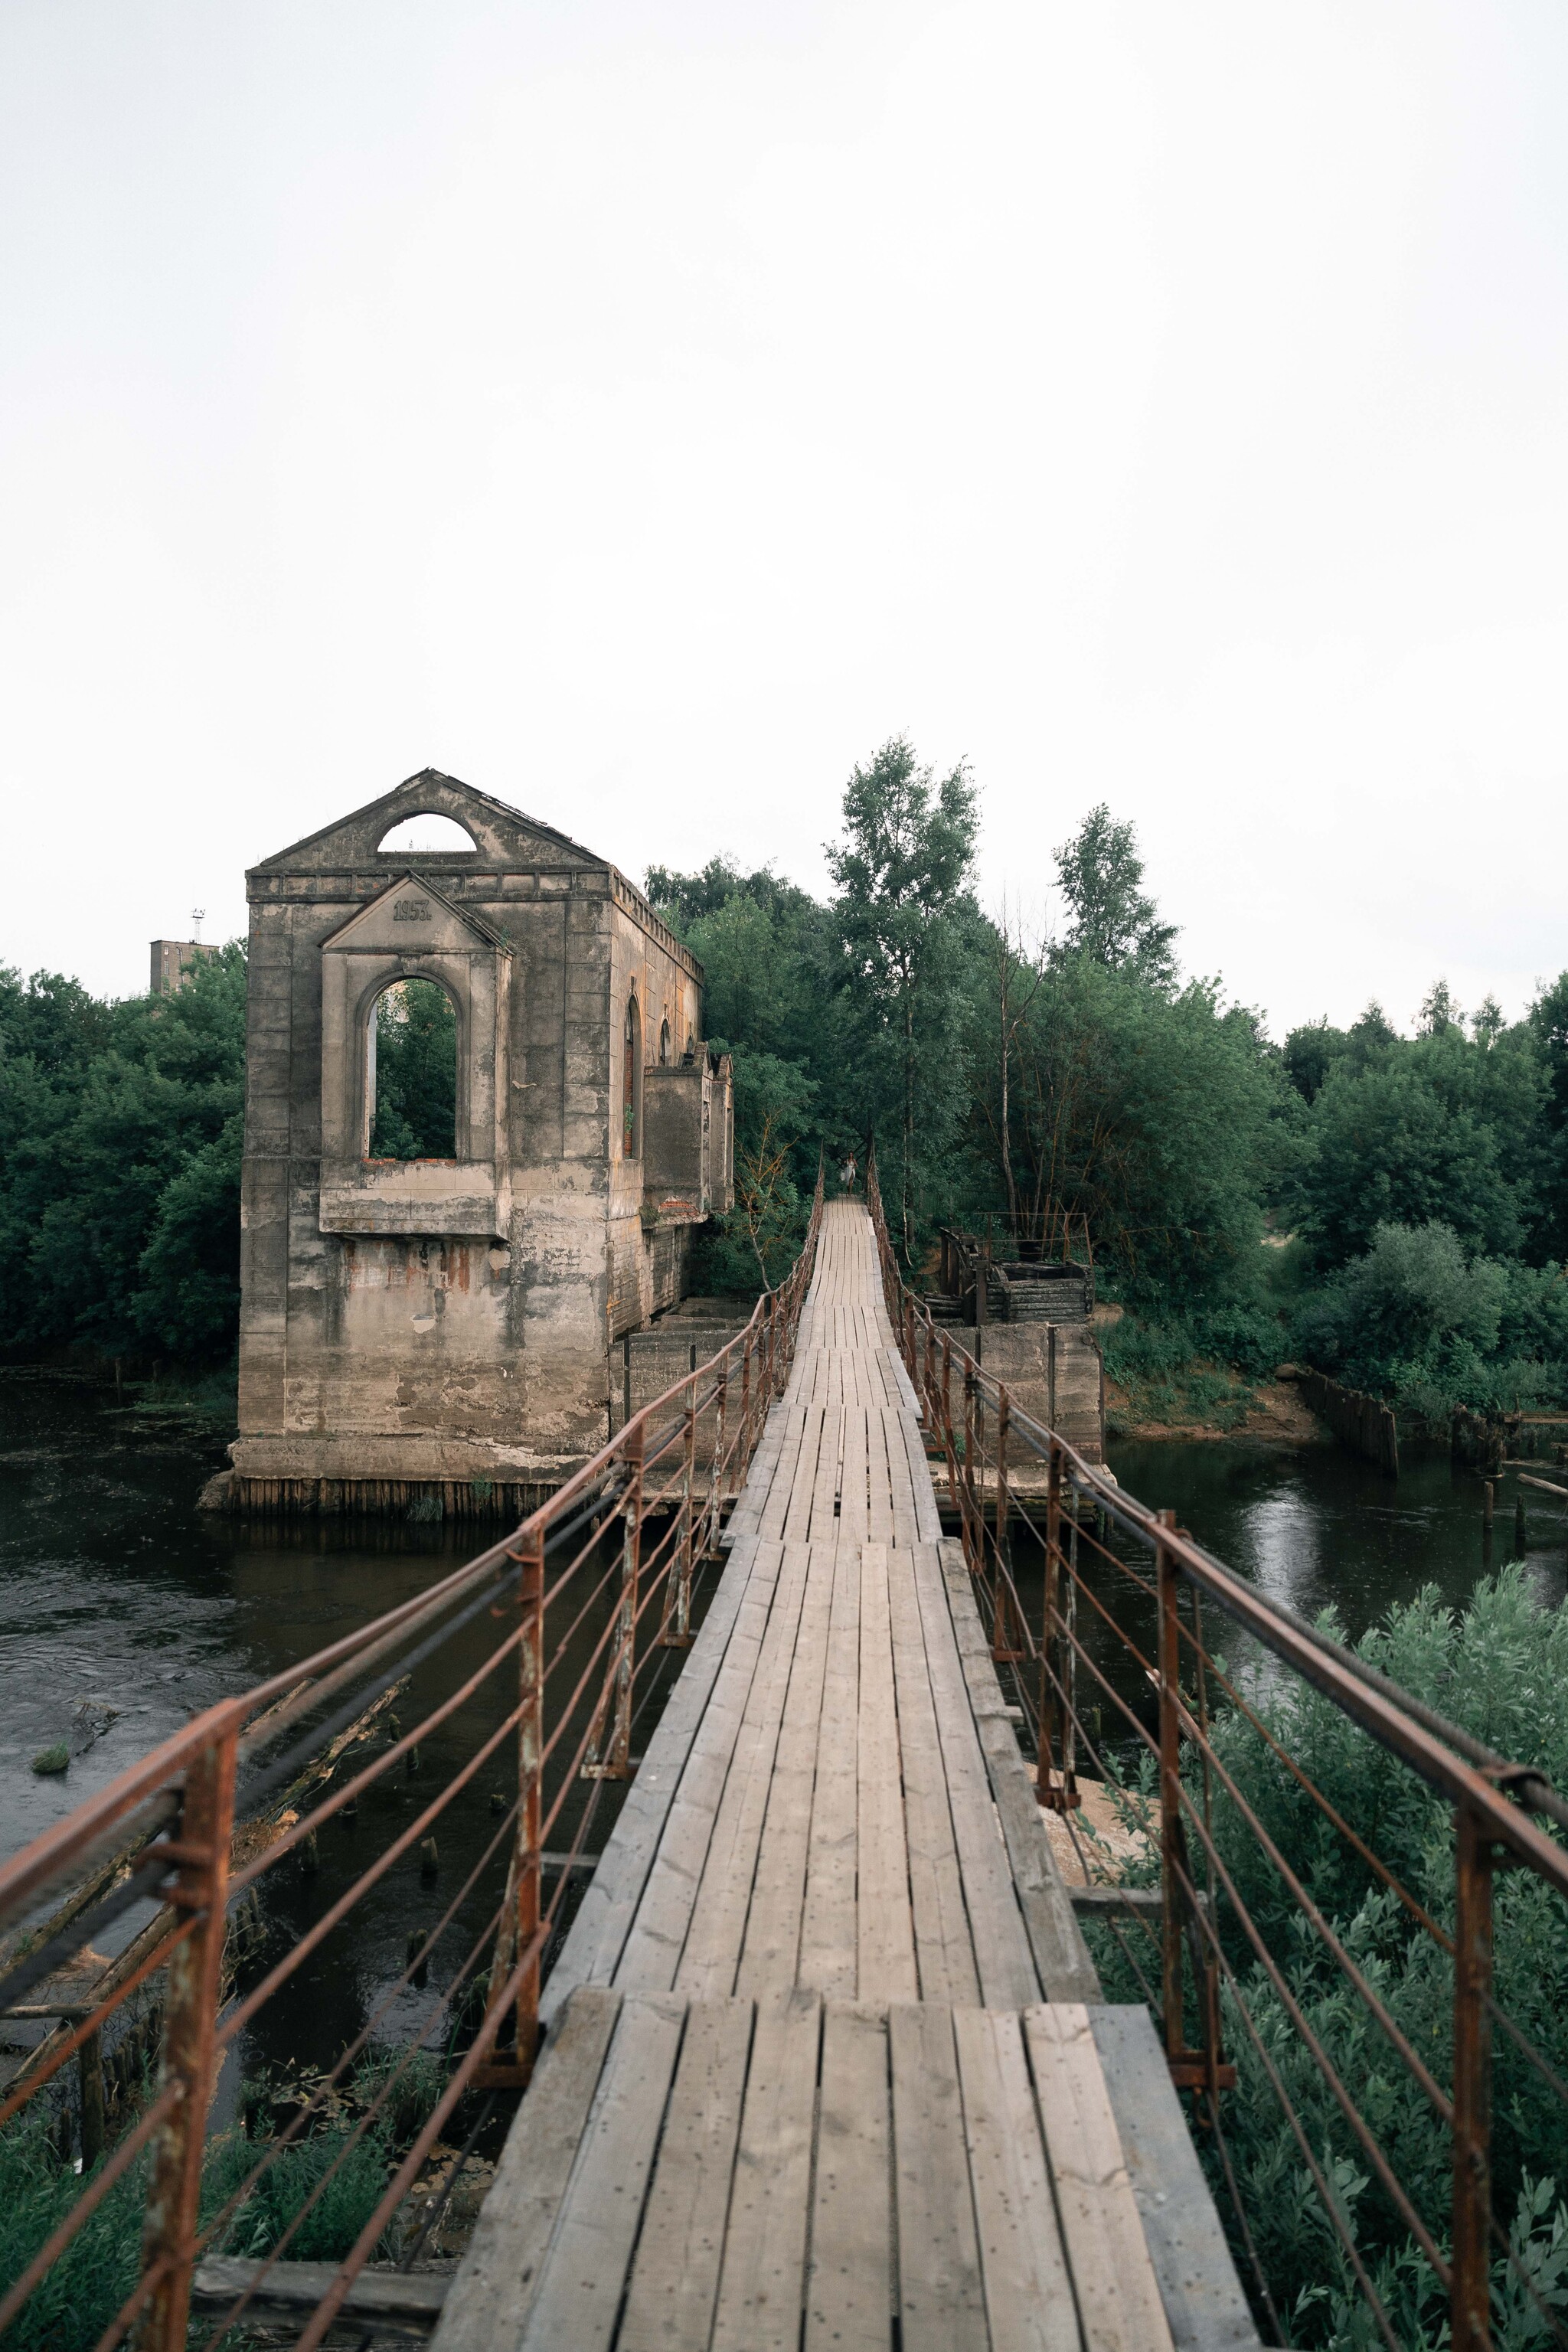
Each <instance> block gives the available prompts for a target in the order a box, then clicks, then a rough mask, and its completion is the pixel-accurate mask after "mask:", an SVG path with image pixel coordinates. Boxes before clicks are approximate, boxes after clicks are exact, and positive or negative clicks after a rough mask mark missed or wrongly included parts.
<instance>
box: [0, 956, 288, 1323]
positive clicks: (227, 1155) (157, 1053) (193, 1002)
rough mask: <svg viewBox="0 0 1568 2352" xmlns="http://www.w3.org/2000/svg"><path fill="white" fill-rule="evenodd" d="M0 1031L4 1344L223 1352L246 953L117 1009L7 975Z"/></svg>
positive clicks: (0, 995) (235, 1229)
mask: <svg viewBox="0 0 1568 2352" xmlns="http://www.w3.org/2000/svg"><path fill="white" fill-rule="evenodd" d="M0 1038H3V1040H4V1052H3V1053H0V1307H3V1308H4V1310H5V1319H6V1328H7V1333H8V1337H9V1339H10V1340H11V1342H12V1344H13V1345H16V1344H20V1345H23V1346H37V1345H47V1344H58V1343H59V1342H62V1341H68V1340H72V1339H84V1340H88V1341H90V1342H92V1343H93V1344H95V1345H97V1346H99V1347H100V1348H102V1349H105V1350H107V1351H109V1352H111V1353H117V1354H131V1353H135V1352H137V1351H138V1350H140V1349H154V1350H156V1351H158V1352H159V1353H163V1352H164V1351H168V1352H170V1353H173V1354H175V1355H178V1356H182V1357H189V1358H192V1359H197V1358H205V1359H208V1360H211V1359H215V1358H217V1357H220V1356H222V1355H223V1354H225V1353H226V1352H227V1350H228V1349H229V1348H230V1347H231V1346H232V1344H233V1339H234V1331H235V1323H236V1317H237V1306H238V1265H239V1213H238V1205H239V1204H238V1147H239V1137H240V1132H241V1123H242V1118H243V1103H244V1091H245V951H244V950H243V948H242V947H240V946H239V945H238V944H237V943H235V944H231V945H230V946H228V947H226V948H225V949H224V950H222V951H221V953H220V954H219V955H217V956H216V957H213V958H211V959H204V960H203V961H200V962H198V963H197V965H196V966H195V971H193V973H192V974H191V978H190V982H189V984H188V985H187V986H186V987H184V988H182V989H180V990H179V991H177V992H175V993H174V995H171V996H142V997H132V998H131V999H129V1000H127V1001H126V1002H125V1003H120V1004H114V1005H96V1006H95V1005H93V1004H92V1003H91V1000H89V999H84V997H83V995H82V992H80V991H79V990H77V989H76V985H75V983H74V982H58V981H55V980H52V979H43V978H40V979H38V980H35V981H34V982H29V983H27V984H26V986H24V985H23V984H22V983H21V982H18V981H17V980H16V976H15V975H14V974H8V975H5V981H4V983H3V985H0ZM18 1046H20V1047H21V1048H22V1050H20V1051H18V1050H16V1048H17V1047H18ZM150 1253H151V1255H149V1254H150Z"/></svg>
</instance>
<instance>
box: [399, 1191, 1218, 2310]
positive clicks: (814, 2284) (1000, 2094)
mask: <svg viewBox="0 0 1568 2352" xmlns="http://www.w3.org/2000/svg"><path fill="white" fill-rule="evenodd" d="M728 1540H729V1543H730V1560H729V1564H728V1566H727V1568H726V1570H725V1572H724V1575H723V1577H722V1578H721V1582H720V1585H719V1588H718V1591H717V1592H716V1593H715V1595H714V1598H713V1601H712V1603H711V1605H710V1609H709V1612H708V1614H707V1617H706V1619H705V1621H704V1623H703V1625H702V1628H701V1631H700V1634H699V1636H698V1639H697V1641H696V1643H695V1644H694V1646H693V1648H692V1650H691V1652H690V1654H689V1657H688V1659H687V1662H686V1665H685V1668H684V1671H683V1672H682V1674H681V1675H680V1677H679V1681H678V1683H677V1685H676V1687H675V1689H674V1691H673V1692H672V1694H671V1696H670V1698H669V1700H668V1704H667V1706H666V1708H665V1711H664V1714H663V1717H661V1719H660V1722H659V1724H658V1728H657V1730H656V1731H655V1733H654V1735H653V1738H651V1740H650V1742H649V1746H648V1751H647V1756H646V1757H645V1758H644V1759H643V1763H642V1765H641V1768H640V1769H639V1770H638V1773H637V1779H636V1780H635V1781H634V1783H633V1785H632V1787H631V1789H630V1790H629V1791H628V1793H627V1798H626V1804H625V1806H624V1807H623V1809H622V1812H621V1815H620V1818H619V1820H618V1822H617V1823H616V1829H615V1832H614V1833H613V1835H612V1836H611V1838H610V1840H609V1842H608V1844H607V1846H606V1849H605V1853H604V1856H603V1857H602V1859H601V1861H600V1863H599V1865H598V1868H597V1870H596V1871H595V1876H594V1879H593V1881H592V1883H591V1885H590V1886H589V1888H588V1891H587V1893H586V1895H584V1901H583V1904H582V1906H581V1908H580V1910H579V1912H578V1915H577V1917H576V1919H575V1921H574V1925H573V1928H572V1931H571V1933H570V1935H569V1936H568V1937H567V1940H566V1943H565V1945H564V1947H563V1951H562V1953H561V1956H560V1958H559V1959H558V1960H557V1962H556V1965H555V1967H554V1969H553V1970H552V1974H551V1977H550V1980H549V1983H548V1985H547V1987H546V1990H545V1997H544V2002H543V2010H544V2015H545V2018H546V2021H547V2024H548V2027H549V2032H548V2038H547V2042H546V2045H545V2050H544V2053H543V2055H542V2059H541V2062H540V2065H539V2068H538V2071H537V2073H536V2075H535V2079H534V2083H533V2084H532V2086H531V2089H530V2091H529V2094H528V2095H527V2097H526V2099H525V2100H524V2101H523V2104H522V2105H521V2109H520V2111H519V2115H518V2117H517V2120H516V2122H515V2124H514V2125H513V2127H512V2130H511V2133H510V2137H509V2139H508V2142H507V2147H506V2150H505V2153H504V2155H503V2158H502V2160H501V2164H500V2168H499V2169H498V2173H497V2177H496V2180H495V2183H494V2186H493V2188H492V2189H491V2192H490V2195H489V2199H488V2200H487V2203H486V2206H485V2209H484V2210H483V2212H482V2214H481V2216H480V2220H479V2227H478V2230H477V2231H476V2234H475V2238H474V2242H473V2244H472V2246H471V2248H470V2250H469V2252H468V2256H467V2257H466V2258H465V2261H464V2263H463V2265H462V2267H461V2269H460V2270H459V2272H458V2276H457V2278H456V2279H455V2280H454V2283H453V2286H452V2291H451V2294H450V2295H449V2296H448V2298H447V2307H446V2311H445V2314H444V2316H443V2319H442V2322H441V2325H440V2327H439V2329H438V2331H437V2339H436V2340H437V2345H438V2347H441V2352H498V2347H499V2352H523V2347H534V2346H538V2347H546V2346H548V2347H552V2352H554V2347H569V2348H570V2352H577V2347H604V2352H612V2347H613V2352H651V2347H668V2348H669V2352H674V2347H681V2352H685V2348H686V2347H689V2352H763V2347H774V2346H777V2347H788V2348H789V2352H800V2348H801V2347H805V2352H829V2347H832V2352H855V2348H856V2347H866V2352H872V2347H875V2352H893V2347H901V2352H923V2348H924V2347H930V2352H950V2347H952V2352H967V2347H973V2352H1013V2347H1021V2352H1167V2347H1187V2346H1189V2345H1191V2346H1194V2347H1196V2346H1198V2345H1202V2346H1204V2347H1220V2352H1231V2347H1234V2352H1257V2345H1258V2338H1257V2336H1256V2333H1255V2331H1254V2329H1253V2326H1252V2323H1251V2321H1250V2318H1249V2317H1248V2315H1247V2308H1246V2305H1245V2303H1244V2301H1243V2298H1242V2296H1241V2294H1240V2291H1239V2288H1238V2287H1237V2282H1236V2277H1235V2273H1234V2271H1233V2270H1232V2268H1231V2265H1230V2262H1229V2258H1228V2255H1227V2254H1226V2250H1225V2246H1224V2242H1223V2238H1222V2236H1221V2234H1220V2231H1219V2228H1218V2224H1217V2221H1216V2220H1215V2215H1214V2211H1213V2209H1212V2207H1211V2205H1210V2203H1209V2200H1208V2198H1207V2194H1206V2191H1205V2188H1204V2184H1203V2177H1202V2173H1201V2170H1200V2168H1199V2167H1198V2165H1197V2161H1196V2158H1195V2157H1194V2153H1193V2149H1192V2145H1191V2142H1190V2140H1189V2138H1188V2137H1187V2134H1186V2130H1185V2126H1184V2122H1183V2119H1182V2116H1181V2114H1180V2111H1179V2108H1178V2106H1177V2102H1176V2098H1175V2095H1174V2093H1173V2090H1172V2089H1171V2086H1170V2083H1169V2079H1168V2076H1167V2074H1166V2073H1165V2069H1164V2066H1163V2061H1162V2058H1161V2054H1160V2051H1159V2047H1158V2044H1157V2042H1156V2041H1155V2040H1154V2037H1153V2034H1152V2029H1151V2028H1150V2026H1149V2021H1148V2018H1147V2015H1146V2013H1145V2012H1144V2011H1142V2010H1136V2011H1122V2010H1113V2009H1107V2008H1105V2007H1104V2006H1103V2005H1102V2004H1101V2001H1100V1986H1099V1982H1098V1979H1097V1978H1096V1976H1095V1973H1094V1969H1093V1967H1092V1964H1091V1962H1090V1960H1089V1953H1088V1951H1087V1949H1086V1948H1085V1946H1084V1943H1083V1940H1082V1937H1081V1936H1080V1934H1079V1928H1078V1926H1077V1922H1076V1920H1075V1919H1074V1916H1073V1914H1072V1910H1071V1906H1070V1905H1069V1903H1068V1898H1067V1895H1066V1894H1065V1892H1064V1890H1063V1888H1062V1886H1061V1884H1060V1881H1059V1878H1058V1874H1057V1871H1056V1868H1055V1865H1054V1863H1053V1862H1052V1859H1051V1855H1050V1851H1049V1847H1048V1845H1047V1840H1046V1837H1045V1833H1044V1829H1043V1826H1042V1824H1041V1822H1040V1818H1039V1813H1038V1808H1037V1804H1036V1801H1035V1797H1034V1791H1033V1788H1032V1785H1031V1783H1030V1780H1029V1777H1028V1773H1027V1770H1026V1766H1025V1762H1024V1759H1023V1757H1022V1755H1021V1753H1020V1751H1019V1748H1018V1744H1017V1739H1016V1735H1015V1732H1014V1728H1013V1725H1012V1722H1011V1719H1010V1718H1009V1717H1008V1715H1007V1713H1006V1710H1005V1705H1004V1702H1003V1699H1002V1695H1001V1692H1000V1689H999V1687H998V1685H997V1682H996V1677H995V1674H994V1669H993V1667H992V1665H991V1662H990V1659H989V1656H988V1654H987V1650H986V1644H985V1640H984V1633H982V1630H981V1626H980V1622H979V1618H978V1614H977V1612H976V1611H975V1607H974V1601H973V1595H972V1593H971V1591H970V1589H969V1579H968V1576H967V1572H966V1571H965V1570H964V1567H963V1557H962V1553H961V1551H960V1549H959V1547H958V1546H957V1545H955V1544H952V1543H944V1542H943V1541H942V1531H941V1525H940V1521H939V1519H938V1516H937V1509H936V1501H935V1496H934V1493H933V1490H932V1486H931V1475H930V1472H929V1470H928V1468H927V1465H926V1462H925V1457H924V1451H923V1447H922V1444H921V1432H920V1426H919V1417H918V1412H917V1410H916V1404H915V1398H914V1394H913V1391H912V1390H911V1388H910V1382H909V1380H908V1378H907V1376H906V1374H905V1371H904V1369H903V1366H902V1363H901V1362H900V1359H899V1355H898V1351H897V1348H896V1344H895V1341H894V1338H893V1333H892V1329H891V1327H890V1325H889V1322H888V1319H887V1316H886V1313H885V1310H884V1307H883V1303H882V1297H881V1286H880V1280H879V1273H878V1267H877V1259H876V1247H875V1241H874V1237H873V1234H872V1231H871V1226H870V1221H869V1218H868V1215H867V1213H866V1212H865V1211H864V1210H863V1209H862V1208H860V1207H859V1206H858V1204H856V1203H854V1202H834V1203H831V1204H830V1205H829V1206H828V1208H827V1210H826V1213H825V1216H824V1222H823V1227H822V1237H821V1242H820V1244H819V1250H818V1258H817V1265H816V1273H815V1278H814V1281H813V1285H812V1288H811V1292H810V1295H809V1297H808V1299H807V1301H806V1304H805V1309H804V1312H803V1317H802V1322H801V1328H800V1334H799V1339H798V1345H797V1349H796V1354H795V1363H794V1367H793V1370H792V1376H791V1379H790V1383H789V1388H788V1391H787V1392H786V1394H785V1396H784V1400H783V1401H782V1402H781V1403H780V1404H778V1405H777V1406H775V1407H774V1409H773V1412H772V1413H771V1414H770V1416H769V1421H768V1425H767V1429H766V1431H765V1433H764V1435H763V1442H762V1444H761V1445H760V1446H759V1448H758V1451H757V1454H756V1456H755V1458H754V1460H753V1464H752V1474H751V1476H750V1478H749V1479H748V1481H747V1484H746V1486H745V1489H744V1492H743V1493H742V1496H741V1498H740V1501H739V1503H738V1505H737V1507H736V1510H735V1513H734V1516H733V1518H732V1519H731V1526H730V1529H729V1538H728Z"/></svg>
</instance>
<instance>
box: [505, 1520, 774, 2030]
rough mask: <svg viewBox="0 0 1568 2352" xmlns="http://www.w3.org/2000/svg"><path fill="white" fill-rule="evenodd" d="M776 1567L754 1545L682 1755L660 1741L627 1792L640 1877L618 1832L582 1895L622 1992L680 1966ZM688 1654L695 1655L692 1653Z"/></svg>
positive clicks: (656, 1986)
mask: <svg viewBox="0 0 1568 2352" xmlns="http://www.w3.org/2000/svg"><path fill="white" fill-rule="evenodd" d="M781 1561H783V1545H781V1543H759V1545H757V1548H754V1552H752V1580H750V1585H748V1590H745V1597H742V1601H741V1609H738V1612H736V1621H733V1628H731V1634H729V1644H726V1649H724V1658H721V1665H720V1673H717V1675H715V1677H712V1691H710V1696H708V1706H705V1707H703V1715H700V1719H699V1724H696V1731H693V1734H691V1738H689V1743H687V1755H684V1757H672V1759H670V1761H666V1759H663V1755H658V1752H656V1738H658V1734H656V1738H654V1740H651V1743H648V1755H647V1759H644V1764H642V1769H639V1773H637V1778H635V1780H632V1785H630V1790H627V1794H626V1804H623V1809H621V1821H618V1822H616V1832H621V1822H626V1821H627V1816H630V1822H632V1830H639V1832H642V1837H639V1861H642V1870H639V1872H637V1870H635V1867H632V1855H630V1853H626V1855H623V1851H621V1839H618V1834H616V1837H611V1842H609V1844H606V1849H605V1861H602V1863H599V1867H597V1872H595V1877H593V1884H590V1886H588V1894H585V1895H583V1910H585V1912H588V1910H590V1906H595V1912H593V1919H595V1922H597V1955H595V1967H597V1969H605V1967H606V1964H609V1969H611V1976H614V1983H618V1985H621V1990H623V1992H668V1990H670V1983H672V1978H675V1969H677V1967H679V1955H682V1948H684V1940H687V1927H689V1922H691V1900H693V1891H696V1884H699V1879H700V1872H703V1858H705V1853H708V1837H710V1834H712V1818H715V1813H717V1806H720V1800H721V1794H724V1776H726V1771H729V1757H731V1750H733V1743H736V1734H738V1727H741V1719H742V1712H745V1706H748V1698H750V1686H752V1677H754V1673H757V1661H759V1654H762V1642H764V1634H766V1625H769V1616H771V1606H773V1590H775V1583H778V1567H781ZM705 1630H708V1628H703V1633H705ZM699 1642H700V1634H699ZM691 1656H693V1658H696V1646H693V1651H691ZM687 1673H691V1665H687ZM684 1691H687V1675H682V1677H679V1679H677V1684H675V1691H672V1694H670V1707H675V1703H677V1700H679V1698H682V1694H684ZM666 1712H668V1710H666ZM660 1728H663V1724H660ZM644 1783H647V1788H644ZM670 1783H672V1785H670ZM627 1834H630V1832H627ZM648 1842H651V1853H648ZM578 1916H581V1915H578ZM569 1957H572V1938H569V1940H566V1952H564V1955H562V1961H564V1959H569ZM557 1973H560V1967H557V1969H555V1971H552V1973H550V1985H548V1992H552V1990H555V1978H557Z"/></svg>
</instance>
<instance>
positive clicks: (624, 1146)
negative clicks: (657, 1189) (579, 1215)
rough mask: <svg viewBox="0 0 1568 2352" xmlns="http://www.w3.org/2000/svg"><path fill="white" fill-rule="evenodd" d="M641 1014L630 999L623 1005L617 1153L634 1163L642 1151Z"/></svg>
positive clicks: (634, 998)
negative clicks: (619, 1140)
mask: <svg viewBox="0 0 1568 2352" xmlns="http://www.w3.org/2000/svg"><path fill="white" fill-rule="evenodd" d="M641 1097H642V1014H641V1013H639V1011H638V1010H637V998H636V997H635V996H634V997H632V998H631V999H630V1000H629V1002H628V1003H627V1005H626V1055H625V1059H624V1062H623V1064H622V1068H621V1150H622V1151H623V1152H624V1154H625V1156H626V1159H628V1160H635V1159H636V1158H637V1154H638V1152H639V1151H640V1150H642V1137H641V1135H640V1133H639V1132H638V1129H639V1128H640V1125H641V1121H640V1119H639V1118H638V1113H639V1112H640V1110H641V1108H642V1099H641Z"/></svg>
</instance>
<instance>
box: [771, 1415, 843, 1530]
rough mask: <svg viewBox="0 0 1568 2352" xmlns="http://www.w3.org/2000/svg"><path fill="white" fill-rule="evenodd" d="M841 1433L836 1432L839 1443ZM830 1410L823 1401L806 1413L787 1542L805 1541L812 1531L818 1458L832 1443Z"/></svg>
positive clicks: (786, 1512)
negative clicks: (813, 1492) (830, 1439)
mask: <svg viewBox="0 0 1568 2352" xmlns="http://www.w3.org/2000/svg"><path fill="white" fill-rule="evenodd" d="M833 1442H834V1443H837V1431H835V1433H834V1441H833ZM828 1443H829V1440H828V1436H827V1413H826V1407H824V1406H823V1405H820V1404H814V1405H813V1406H812V1408H811V1412H810V1413H809V1414H808V1415H807V1417H806V1424H805V1432H804V1433H803V1435H802V1437H801V1441H800V1453H799V1455H798V1457H797V1459H796V1462H795V1469H794V1471H793V1473H792V1474H791V1478H790V1490H789V1501H788V1503H787V1504H786V1506H785V1508H784V1530H783V1532H784V1541H785V1543H805V1541H806V1539H807V1538H808V1536H809V1535H810V1532H811V1497H812V1489H813V1487H814V1486H815V1485H816V1465H817V1460H818V1457H819V1456H820V1454H822V1452H823V1450H824V1448H825V1447H826V1445H827V1444H828Z"/></svg>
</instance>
